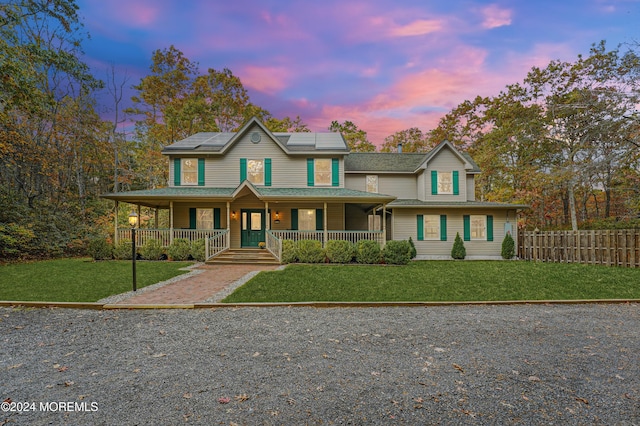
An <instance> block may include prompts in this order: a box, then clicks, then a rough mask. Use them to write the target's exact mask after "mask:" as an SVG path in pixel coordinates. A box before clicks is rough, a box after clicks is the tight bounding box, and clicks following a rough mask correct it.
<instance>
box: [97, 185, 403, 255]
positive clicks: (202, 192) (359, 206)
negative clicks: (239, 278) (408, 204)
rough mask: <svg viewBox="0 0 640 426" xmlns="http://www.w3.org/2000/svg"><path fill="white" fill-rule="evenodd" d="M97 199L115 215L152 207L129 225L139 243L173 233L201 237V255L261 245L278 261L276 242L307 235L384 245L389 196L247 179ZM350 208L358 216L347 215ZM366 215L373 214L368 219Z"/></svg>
mask: <svg viewBox="0 0 640 426" xmlns="http://www.w3.org/2000/svg"><path fill="white" fill-rule="evenodd" d="M104 197H105V198H109V199H113V200H114V201H115V202H116V218H117V217H118V214H117V213H118V210H119V209H120V203H121V202H126V203H129V204H133V205H134V206H136V207H135V208H137V214H138V215H140V208H141V206H146V207H151V208H153V209H155V211H156V218H155V220H153V221H149V224H151V223H153V224H155V226H153V227H142V228H138V229H136V244H137V245H139V246H144V245H145V244H146V243H147V242H148V241H150V240H152V239H153V240H159V241H160V242H161V244H162V245H163V246H170V245H171V244H172V242H173V241H174V240H176V239H178V238H184V239H187V240H190V241H195V240H199V239H205V240H206V259H207V260H211V259H212V258H215V257H216V256H219V255H220V254H221V253H224V252H225V251H228V250H230V249H248V248H265V249H266V250H268V251H269V253H271V254H272V255H273V256H274V258H276V259H277V260H278V262H279V261H280V259H281V256H282V241H283V240H294V241H297V240H302V239H313V240H317V241H320V242H321V243H322V244H323V246H324V245H325V244H326V242H327V241H329V240H346V241H350V242H352V243H357V242H358V241H360V240H365V239H366V240H373V241H376V242H378V243H379V244H380V245H381V246H384V244H385V242H386V223H387V220H386V217H385V216H386V208H385V206H386V204H387V203H388V202H390V201H392V200H393V199H394V197H390V196H386V195H381V194H372V193H366V192H362V191H354V190H349V189H344V188H262V187H260V188H257V187H255V186H254V185H252V184H251V183H249V182H248V181H245V182H243V183H242V184H241V185H240V186H238V187H237V188H164V189H160V190H150V191H131V192H126V193H114V194H107V195H105V196H104ZM160 209H167V210H168V211H169V227H168V228H160V227H158V226H157V224H158V220H157V211H158V210H160ZM354 211H357V212H359V213H358V214H359V215H361V216H362V217H361V218H359V220H356V221H353V220H347V217H346V216H347V214H349V215H350V216H353V215H354V213H353V212H354ZM369 216H379V218H378V219H377V220H373V221H372V220H371V218H370V217H369ZM349 219H353V218H352V217H350V218H349ZM353 223H357V224H359V225H356V226H354V225H353ZM371 223H373V224H377V226H370V225H371ZM349 224H351V225H350V226H349ZM367 224H369V226H367ZM114 227H115V231H114V233H115V235H114V241H115V242H116V243H117V242H118V241H125V240H131V229H130V228H129V227H126V226H121V225H119V223H118V221H117V219H116V223H115V224H114Z"/></svg>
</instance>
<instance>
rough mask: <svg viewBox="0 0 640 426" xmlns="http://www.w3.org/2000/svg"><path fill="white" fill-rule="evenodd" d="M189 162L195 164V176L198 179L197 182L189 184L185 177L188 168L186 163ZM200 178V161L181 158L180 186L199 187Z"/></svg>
mask: <svg viewBox="0 0 640 426" xmlns="http://www.w3.org/2000/svg"><path fill="white" fill-rule="evenodd" d="M187 161H192V162H193V163H195V168H196V170H195V175H196V179H195V182H187V180H186V179H185V178H184V176H185V172H186V167H185V163H186V162H187ZM199 177H200V176H198V159H197V158H181V159H180V185H181V186H198V178H199Z"/></svg>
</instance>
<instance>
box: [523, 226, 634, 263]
mask: <svg viewBox="0 0 640 426" xmlns="http://www.w3.org/2000/svg"><path fill="white" fill-rule="evenodd" d="M518 256H520V258H521V259H524V260H536V261H541V262H561V263H584V264H591V265H608V266H626V267H630V268H638V267H640V230H638V229H619V230H618V229H617V230H600V231H546V232H535V231H522V230H520V231H518Z"/></svg>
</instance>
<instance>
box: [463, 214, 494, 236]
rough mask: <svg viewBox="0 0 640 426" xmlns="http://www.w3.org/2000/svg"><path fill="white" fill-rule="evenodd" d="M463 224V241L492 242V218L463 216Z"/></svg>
mask: <svg viewBox="0 0 640 426" xmlns="http://www.w3.org/2000/svg"><path fill="white" fill-rule="evenodd" d="M463 222H464V240H465V241H473V240H476V241H493V216H491V215H486V216H485V215H479V214H472V215H464V216H463Z"/></svg>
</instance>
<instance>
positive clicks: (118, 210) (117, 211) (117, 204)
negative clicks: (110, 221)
mask: <svg viewBox="0 0 640 426" xmlns="http://www.w3.org/2000/svg"><path fill="white" fill-rule="evenodd" d="M119 213H120V202H119V201H116V219H115V230H116V233H115V234H114V236H113V242H114V244H115V245H116V246H117V245H118V214H119Z"/></svg>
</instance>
